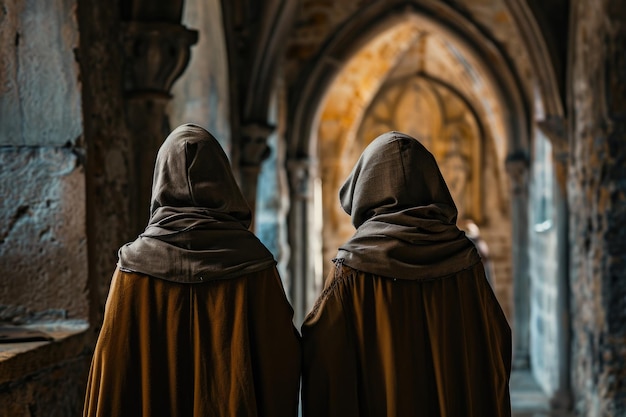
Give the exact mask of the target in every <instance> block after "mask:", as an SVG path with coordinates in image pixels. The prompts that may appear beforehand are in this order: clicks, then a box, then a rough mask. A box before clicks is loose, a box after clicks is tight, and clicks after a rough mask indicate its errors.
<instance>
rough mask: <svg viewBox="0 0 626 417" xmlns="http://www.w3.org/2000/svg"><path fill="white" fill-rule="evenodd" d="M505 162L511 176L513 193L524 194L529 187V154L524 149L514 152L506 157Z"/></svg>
mask: <svg viewBox="0 0 626 417" xmlns="http://www.w3.org/2000/svg"><path fill="white" fill-rule="evenodd" d="M505 164H506V171H507V172H508V174H509V177H510V178H511V186H512V188H513V190H512V191H513V194H514V195H516V196H518V195H522V194H524V193H525V192H526V190H527V188H528V167H529V161H528V155H527V154H526V152H523V151H518V152H514V153H512V154H510V155H509V156H508V157H507V158H506V162H505Z"/></svg>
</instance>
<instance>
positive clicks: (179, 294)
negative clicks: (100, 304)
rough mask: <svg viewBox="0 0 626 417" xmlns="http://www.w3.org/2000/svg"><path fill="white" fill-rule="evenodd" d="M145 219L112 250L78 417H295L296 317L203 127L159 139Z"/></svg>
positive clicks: (217, 149) (183, 128) (219, 151)
mask: <svg viewBox="0 0 626 417" xmlns="http://www.w3.org/2000/svg"><path fill="white" fill-rule="evenodd" d="M150 213H151V215H150V220H149V224H148V226H147V227H146V230H145V231H144V232H143V233H142V234H141V235H140V236H139V237H138V238H137V239H136V240H135V241H134V242H131V243H128V244H126V245H124V246H122V248H120V250H119V262H118V265H117V268H116V269H115V272H114V274H113V279H112V282H111V288H110V291H109V295H108V298H107V302H106V307H105V314H104V321H103V325H102V330H101V331H100V334H99V337H98V341H97V344H96V347H95V351H94V356H93V360H92V365H91V370H90V373H89V380H88V386H87V394H86V400H85V408H84V413H83V415H84V416H85V417H87V416H89V417H96V416H98V417H100V416H101V417H105V416H106V417H118V416H119V417H121V416H133V417H135V416H136V417H141V416H142V417H148V416H197V417H200V416H216V417H217V416H222V417H233V416H259V417H261V416H267V417H279V416H285V417H292V416H296V415H297V407H298V392H299V378H300V345H299V336H298V333H297V330H296V329H295V327H294V326H293V324H292V317H293V310H292V308H291V306H290V304H289V303H288V301H287V298H286V297H285V292H284V290H283V287H282V283H281V280H280V277H279V275H278V272H277V270H276V267H275V264H276V263H275V261H274V258H273V257H272V255H271V253H270V252H269V251H268V250H267V249H266V248H265V246H263V244H262V243H261V242H260V241H259V240H258V239H257V238H256V237H255V236H254V234H253V233H251V232H250V231H249V230H248V227H249V225H250V221H251V213H250V209H249V207H248V205H247V204H246V201H245V199H244V197H243V196H242V194H241V191H240V190H239V188H238V187H237V184H236V182H235V179H234V177H233V175H232V172H231V169H230V165H229V161H228V159H227V157H226V155H225V153H224V151H223V150H222V148H221V146H220V145H219V143H218V142H217V140H216V139H215V138H214V137H213V136H211V134H210V133H209V132H207V131H206V130H204V129H203V128H201V127H199V126H195V125H191V124H187V125H183V126H180V127H178V128H177V129H176V130H174V131H173V132H172V133H171V134H170V135H169V136H168V137H167V139H166V140H165V142H164V143H163V145H162V146H161V149H160V150H159V153H158V155H157V160H156V165H155V170H154V179H153V185H152V202H151V207H150Z"/></svg>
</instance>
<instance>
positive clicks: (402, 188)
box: [302, 132, 511, 417]
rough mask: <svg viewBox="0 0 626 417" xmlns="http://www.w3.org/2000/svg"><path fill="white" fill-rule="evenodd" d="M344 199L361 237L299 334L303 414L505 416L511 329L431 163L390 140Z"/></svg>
mask: <svg viewBox="0 0 626 417" xmlns="http://www.w3.org/2000/svg"><path fill="white" fill-rule="evenodd" d="M339 196H340V200H341V205H342V207H343V209H344V210H345V211H346V212H347V213H348V214H349V215H350V216H351V218H352V224H353V225H354V227H355V228H356V233H355V234H354V235H353V236H352V238H351V239H350V240H348V241H347V242H346V243H344V244H343V245H342V246H341V247H340V248H339V251H338V254H337V257H336V258H335V259H333V261H334V262H335V268H334V271H332V272H331V274H330V275H329V277H328V278H327V280H326V283H325V285H324V291H323V292H322V294H321V295H320V297H319V299H318V300H317V303H316V305H315V307H314V308H313V310H312V311H311V312H310V313H309V314H308V316H307V317H306V319H305V321H304V324H303V326H302V337H303V341H302V343H303V378H302V407H303V416H304V417H322V416H323V417H345V416H359V417H383V416H384V417H411V416H416V417H417V416H428V417H438V416H441V417H491V416H498V417H500V416H510V415H511V405H510V396H509V376H510V372H511V331H510V327H509V325H508V323H507V320H506V318H505V316H504V314H503V312H502V309H501V308H500V305H499V303H498V301H497V300H496V297H495V295H494V293H493V291H492V289H491V287H490V285H489V283H488V281H487V279H486V277H485V272H484V269H483V265H482V263H481V259H480V256H479V255H478V253H477V251H476V248H475V247H474V245H473V244H472V243H471V242H470V241H469V240H468V239H467V238H466V237H465V235H464V233H463V232H462V231H460V230H459V229H458V228H457V226H456V216H457V210H456V207H455V205H454V202H453V200H452V197H451V196H450V193H449V191H448V188H447V186H446V184H445V182H444V180H443V177H442V176H441V173H440V171H439V168H438V166H437V163H436V162H435V159H434V157H433V156H432V155H431V154H430V153H429V152H428V151H427V150H426V148H424V146H422V145H421V144H420V143H419V142H418V141H417V140H415V139H414V138H412V137H410V136H407V135H405V134H402V133H398V132H388V133H385V134H383V135H381V136H379V137H378V138H376V139H375V140H374V141H373V142H372V143H371V144H370V145H369V146H368V147H367V148H366V149H365V151H364V152H363V154H362V155H361V157H360V159H359V160H358V162H357V163H356V165H355V167H354V169H353V170H352V172H351V174H350V175H349V177H348V179H347V180H346V182H345V183H344V185H343V187H342V188H341V190H340V193H339Z"/></svg>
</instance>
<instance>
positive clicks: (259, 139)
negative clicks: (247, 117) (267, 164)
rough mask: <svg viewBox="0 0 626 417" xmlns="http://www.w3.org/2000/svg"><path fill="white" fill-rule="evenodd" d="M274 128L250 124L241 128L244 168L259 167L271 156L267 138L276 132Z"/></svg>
mask: <svg viewBox="0 0 626 417" xmlns="http://www.w3.org/2000/svg"><path fill="white" fill-rule="evenodd" d="M274 130H275V128H274V126H270V125H266V124H260V123H248V124H245V125H243V126H242V127H241V154H240V155H241V156H240V162H239V163H240V165H241V166H242V167H244V168H245V167H259V166H260V165H261V163H262V162H263V161H264V160H265V159H267V157H268V156H269V155H270V148H269V146H267V138H268V137H269V136H270V135H271V134H272V133H273V132H274Z"/></svg>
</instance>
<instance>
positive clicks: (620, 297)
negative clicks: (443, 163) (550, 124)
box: [568, 0, 626, 417]
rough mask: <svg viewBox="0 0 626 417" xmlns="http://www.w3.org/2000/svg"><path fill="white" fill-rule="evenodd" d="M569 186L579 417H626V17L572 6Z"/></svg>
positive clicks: (591, 4)
mask: <svg viewBox="0 0 626 417" xmlns="http://www.w3.org/2000/svg"><path fill="white" fill-rule="evenodd" d="M572 12H573V22H574V23H575V27H574V28H573V32H572V39H571V43H570V45H571V47H572V51H571V62H570V68H571V76H570V80H571V83H570V85H569V91H570V97H569V114H571V125H570V129H571V131H570V135H571V138H572V142H571V143H572V149H571V154H570V158H571V162H570V167H569V178H568V195H569V206H570V211H571V217H570V240H571V244H572V247H571V265H570V266H571V289H572V301H571V304H572V308H571V311H572V315H573V346H572V355H573V357H572V361H573V363H572V373H573V375H572V379H573V381H572V384H573V390H574V395H575V400H576V404H575V406H576V410H577V412H578V414H579V415H581V416H586V417H596V416H623V415H626V384H625V383H624V381H626V326H625V324H624V323H626V232H625V231H626V210H624V207H626V162H625V161H626V146H624V143H625V139H624V137H625V135H626V91H625V89H626V65H625V62H626V61H625V60H624V51H625V50H626V8H624V6H623V3H622V2H620V1H613V0H603V1H596V0H580V1H575V2H573V4H572Z"/></svg>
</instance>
